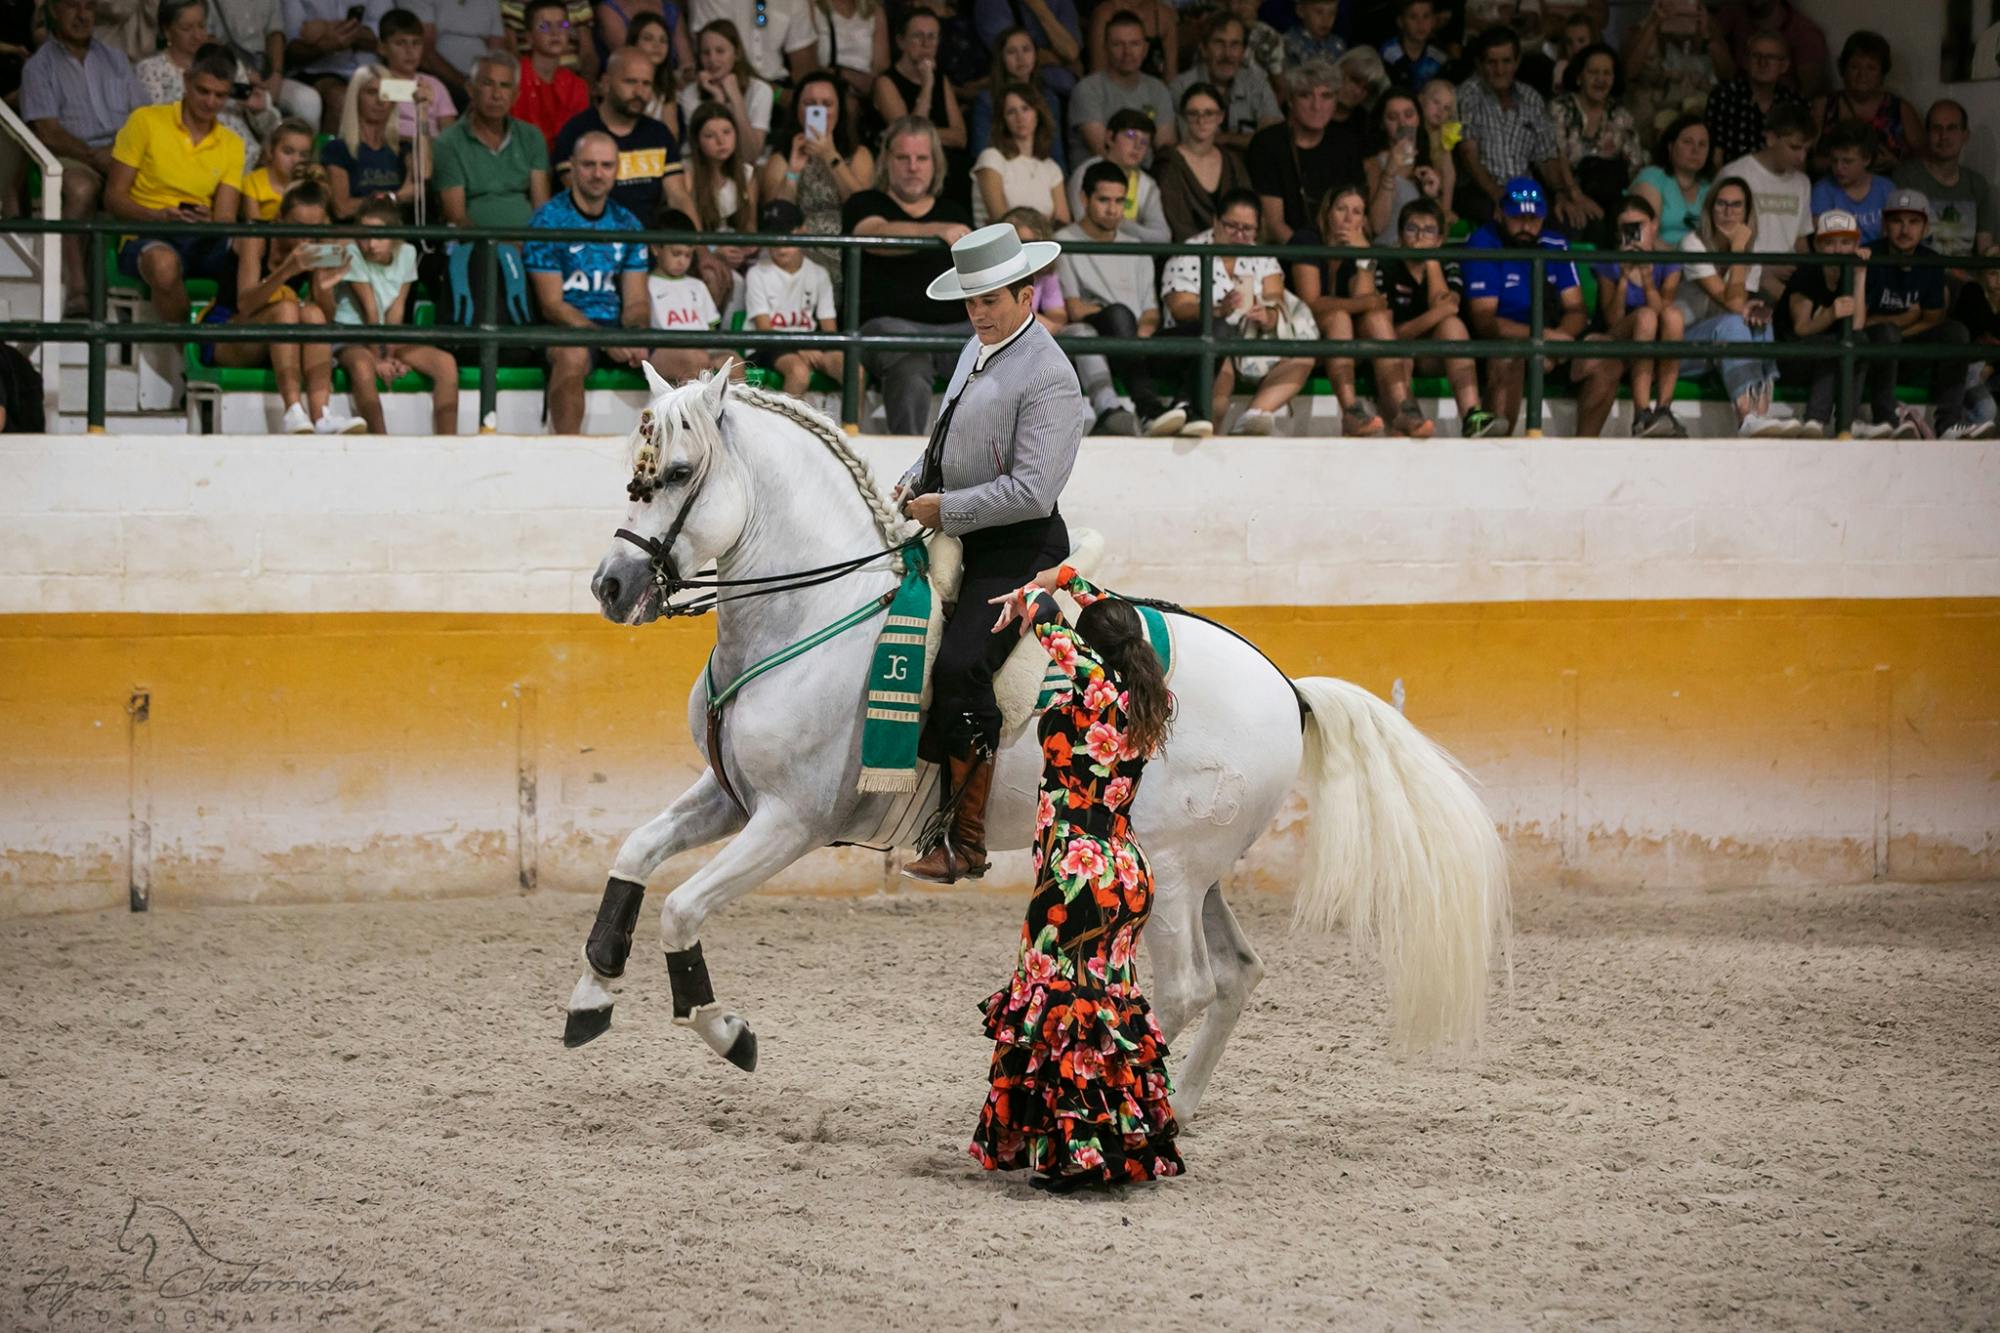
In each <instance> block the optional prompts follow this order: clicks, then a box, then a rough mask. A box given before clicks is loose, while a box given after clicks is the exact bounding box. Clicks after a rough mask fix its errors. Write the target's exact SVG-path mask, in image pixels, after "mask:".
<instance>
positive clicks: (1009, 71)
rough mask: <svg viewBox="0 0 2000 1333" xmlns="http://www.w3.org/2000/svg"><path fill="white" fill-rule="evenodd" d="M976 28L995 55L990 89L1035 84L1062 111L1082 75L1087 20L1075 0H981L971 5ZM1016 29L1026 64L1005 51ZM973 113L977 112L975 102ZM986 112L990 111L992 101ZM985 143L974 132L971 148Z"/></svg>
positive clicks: (979, 146) (1011, 41)
mask: <svg viewBox="0 0 2000 1333" xmlns="http://www.w3.org/2000/svg"><path fill="white" fill-rule="evenodd" d="M973 26H974V28H975V29H976V30H977V31H978V35H979V40H980V42H981V43H982V44H983V45H984V46H985V47H986V49H987V50H988V51H991V52H992V53H993V71H992V75H991V77H990V78H989V79H988V80H987V87H989V88H998V87H1000V86H1001V85H1002V84H1004V83H1036V84H1039V85H1040V87H1041V89H1042V92H1043V94H1044V95H1045V96H1046V97H1047V98H1048V99H1049V105H1050V106H1052V107H1055V108H1057V109H1058V110H1060V108H1061V107H1062V105H1063V103H1064V102H1065V101H1067V100H1068V98H1069V95H1070V91H1071V90H1072V89H1074V88H1075V87H1076V81H1077V80H1078V79H1079V78H1081V77H1083V60H1084V47H1083V19H1082V18H1081V17H1080V16H1079V14H1078V11H1077V7H1076V0H1018V3H1017V0H977V2H976V3H975V4H974V6H973ZM1017 32H1018V33H1022V34H1024V35H1025V36H1026V37H1027V39H1028V41H1027V47H1028V53H1029V60H1028V62H1027V63H1026V64H1025V65H1024V64H1023V63H1022V62H1021V61H1020V60H1019V58H1018V57H1017V56H1016V54H1015V53H1014V52H1012V51H1009V50H1008V49H1007V48H1008V47H1009V46H1010V45H1012V44H1013V41H1014V34H1015V33H1017ZM1003 62H1004V66H1005V67H1004V69H1003V68H1002V66H1003ZM1003 74H1004V75H1005V77H1004V78H1003V77H1002V75H1003ZM983 95H984V94H982V96H983ZM973 114H974V116H975V117H977V115H978V108H977V107H976V106H975V107H974V109H973ZM987 115H988V116H989V117H990V116H991V115H992V107H991V105H990V104H989V105H988V107H987ZM1057 137H1058V138H1060V137H1061V136H1057ZM985 146H986V143H985V141H984V140H982V139H980V138H979V137H978V135H977V132H976V130H975V134H974V138H973V142H972V148H973V151H974V152H977V151H978V150H980V149H982V148H984V147H985Z"/></svg>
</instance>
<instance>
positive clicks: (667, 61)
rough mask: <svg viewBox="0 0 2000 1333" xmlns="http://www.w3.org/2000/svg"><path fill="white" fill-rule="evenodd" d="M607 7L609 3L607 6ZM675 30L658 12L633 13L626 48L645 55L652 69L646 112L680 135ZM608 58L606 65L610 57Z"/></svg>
mask: <svg viewBox="0 0 2000 1333" xmlns="http://www.w3.org/2000/svg"><path fill="white" fill-rule="evenodd" d="M607 8H608V6H607ZM675 36H676V34H675V32H674V30H673V29H671V28H669V27H668V26H667V21H666V20H665V19H664V18H662V17H660V16H659V15H658V14H650V13H649V14H634V15H633V16H632V22H631V24H630V25H629V26H628V27H627V28H626V29H625V38H626V40H625V48H624V49H626V50H628V51H637V52H638V53H639V54H640V55H642V56H644V57H646V60H647V61H648V63H650V64H651V66H652V69H653V74H652V87H651V88H650V89H649V90H648V92H647V94H646V107H645V114H646V115H647V116H650V117H651V118H652V119H654V120H657V121H659V122H660V123H661V124H662V125H665V126H666V127H667V128H668V129H669V130H671V131H672V132H673V136H674V141H675V142H676V143H678V142H679V141H680V137H681V107H680V97H681V85H680V79H679V77H678V76H677V75H676V74H675V72H674V71H675V70H676V69H677V68H678V66H676V65H675V63H674V40H673V39H674V37H675ZM606 59H607V67H608V61H609V57H607V58H606Z"/></svg>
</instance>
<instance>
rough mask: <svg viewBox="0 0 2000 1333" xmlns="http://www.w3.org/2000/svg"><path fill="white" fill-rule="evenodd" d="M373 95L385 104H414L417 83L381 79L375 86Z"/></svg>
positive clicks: (408, 80) (404, 80) (411, 80)
mask: <svg viewBox="0 0 2000 1333" xmlns="http://www.w3.org/2000/svg"><path fill="white" fill-rule="evenodd" d="M375 95H376V96H377V97H379V98H381V99H382V100H383V101H385V102H414V101H416V100H417V81H416V80H415V79H383V80H381V81H380V82H378V83H377V84H376V85H375Z"/></svg>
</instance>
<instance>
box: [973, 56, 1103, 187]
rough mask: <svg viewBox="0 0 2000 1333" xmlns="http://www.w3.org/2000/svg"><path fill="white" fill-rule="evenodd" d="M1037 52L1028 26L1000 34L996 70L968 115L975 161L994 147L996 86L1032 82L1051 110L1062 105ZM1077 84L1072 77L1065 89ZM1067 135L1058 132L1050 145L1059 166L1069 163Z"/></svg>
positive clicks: (1052, 155)
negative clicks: (1039, 61)
mask: <svg viewBox="0 0 2000 1333" xmlns="http://www.w3.org/2000/svg"><path fill="white" fill-rule="evenodd" d="M1038 54H1039V53H1038V52H1037V51H1036V50H1035V46H1034V43H1033V41H1032V40H1030V38H1029V36H1028V30H1027V29H1026V28H1009V29H1007V30H1006V31H1005V32H1004V33H1002V34H1001V37H1000V45H999V46H997V47H995V48H994V50H993V72H992V74H991V75H990V76H989V77H988V78H987V80H986V86H985V87H984V88H981V89H980V90H979V95H978V96H977V97H975V98H973V99H972V110H971V112H969V113H968V116H967V129H966V136H967V146H968V149H969V151H970V152H971V153H972V154H973V160H974V161H975V162H976V161H978V160H979V155H980V154H982V153H984V152H985V151H986V150H987V149H988V148H991V147H992V146H993V124H994V122H993V93H994V90H995V89H997V88H1005V87H1006V86H1007V85H1008V84H1010V83H1026V84H1032V85H1033V86H1035V87H1036V88H1039V89H1040V90H1041V93H1042V100H1043V101H1045V102H1047V103H1048V105H1049V107H1050V109H1051V110H1052V111H1053V110H1055V108H1057V107H1059V106H1060V105H1061V102H1060V101H1059V100H1058V98H1057V97H1056V95H1055V94H1054V93H1053V92H1052V90H1051V85H1050V83H1049V80H1048V79H1047V77H1046V73H1047V71H1045V70H1043V69H1042V68H1041V67H1040V66H1039V65H1038V64H1037V63H1036V58H1037V56H1038ZM1058 68H1059V67H1058ZM1065 72H1067V71H1065ZM1075 86H1076V81H1075V80H1074V79H1071V80H1069V81H1068V83H1067V85H1066V87H1065V89H1064V91H1065V92H1067V91H1068V89H1069V88H1074V87H1075ZM1060 119H1061V117H1060V114H1058V115H1057V120H1058V121H1060ZM1065 137H1066V136H1065V135H1063V134H1062V133H1060V132H1058V133H1057V134H1056V136H1055V138H1054V140H1053V141H1052V142H1051V143H1050V145H1049V154H1048V155H1049V158H1050V160H1051V161H1053V162H1054V163H1055V164H1056V165H1057V166H1058V167H1063V168H1066V167H1067V166H1068V157H1069V155H1068V154H1067V153H1066V152H1065V151H1064V149H1063V140H1064V138H1065Z"/></svg>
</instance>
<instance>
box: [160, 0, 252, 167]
mask: <svg viewBox="0 0 2000 1333" xmlns="http://www.w3.org/2000/svg"><path fill="white" fill-rule="evenodd" d="M160 37H161V39H162V40H163V41H164V42H165V43H166V47H165V49H164V50H162V51H160V52H159V53H158V54H156V55H152V56H148V57H147V58H146V59H144V60H141V61H140V62H139V63H138V64H137V65H135V66H133V69H132V74H133V76H134V77H135V78H137V79H138V80H139V88H140V91H141V92H142V93H144V94H145V98H146V101H147V103H148V104H150V105H152V106H170V105H172V104H173V103H175V102H178V101H180V100H181V93H182V90H183V86H184V84H185V81H186V78H187V72H188V69H189V67H190V66H192V65H193V64H194V56H195V52H197V51H199V50H201V48H202V47H204V46H207V45H208V44H209V35H208V6H207V5H206V4H205V3H203V0H163V3H162V4H161V5H160ZM223 49H224V50H225V51H228V48H227V47H224V48H223ZM230 56H231V59H232V61H234V63H233V64H232V65H231V67H230V83H231V85H232V87H233V85H235V84H238V83H245V84H251V85H252V88H251V92H250V96H249V97H248V98H246V99H244V100H242V101H238V100H237V99H236V97H235V96H234V94H233V93H232V95H231V96H230V98H229V100H227V101H225V102H224V103H223V104H222V109H221V110H220V111H218V112H216V113H215V122H216V124H218V125H220V126H222V127H223V128H224V129H226V130H228V131H229V132H230V133H232V134H234V135H235V136H236V137H237V138H239V139H241V140H242V141H243V165H244V167H245V168H246V169H247V168H250V167H254V166H256V165H257V155H258V153H260V152H261V151H263V143H264V136H265V135H266V134H268V133H270V131H271V128H272V127H273V126H274V125H276V124H277V123H278V113H277V111H276V109H274V108H273V107H272V105H271V99H270V97H269V96H268V95H267V94H266V93H265V91H264V89H263V87H262V86H261V85H258V84H256V83H255V79H256V75H255V74H253V73H252V72H251V71H250V68H249V66H247V65H245V64H243V62H242V61H240V60H235V57H234V53H233V52H231V53H230Z"/></svg>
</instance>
